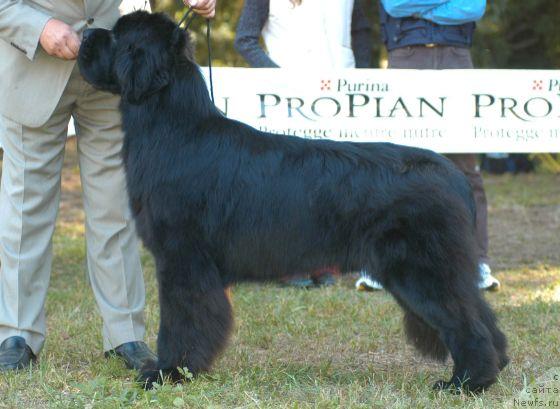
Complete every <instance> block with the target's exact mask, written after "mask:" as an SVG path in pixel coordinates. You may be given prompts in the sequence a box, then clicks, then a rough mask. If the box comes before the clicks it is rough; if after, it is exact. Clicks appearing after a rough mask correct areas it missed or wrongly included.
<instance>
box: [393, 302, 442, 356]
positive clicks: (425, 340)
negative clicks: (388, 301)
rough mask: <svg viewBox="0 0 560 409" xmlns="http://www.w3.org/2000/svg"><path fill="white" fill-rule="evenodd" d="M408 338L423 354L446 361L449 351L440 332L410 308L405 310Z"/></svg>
mask: <svg viewBox="0 0 560 409" xmlns="http://www.w3.org/2000/svg"><path fill="white" fill-rule="evenodd" d="M403 320H404V329H405V333H406V338H407V340H408V342H410V343H411V344H412V345H413V346H414V347H415V348H416V349H417V350H418V351H419V352H420V353H421V354H422V355H424V356H426V357H428V358H431V359H434V360H436V361H441V362H444V361H445V360H446V359H447V355H448V354H449V351H448V350H447V347H446V346H445V344H444V343H443V342H442V340H441V339H440V337H439V334H438V332H437V331H436V330H435V329H434V328H432V327H430V326H429V325H428V324H426V322H425V321H424V320H422V318H420V317H419V316H418V315H416V314H414V313H413V312H412V311H410V310H406V309H405V312H404V317H403Z"/></svg>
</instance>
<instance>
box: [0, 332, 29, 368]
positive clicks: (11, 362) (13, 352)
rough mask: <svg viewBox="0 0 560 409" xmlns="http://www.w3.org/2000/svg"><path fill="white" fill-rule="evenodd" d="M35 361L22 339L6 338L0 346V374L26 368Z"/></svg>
mask: <svg viewBox="0 0 560 409" xmlns="http://www.w3.org/2000/svg"><path fill="white" fill-rule="evenodd" d="M36 359H37V358H36V357H35V354H34V353H33V351H31V348H29V345H27V344H26V343H25V339H23V338H22V337H10V338H6V339H5V340H4V342H2V344H0V372H5V371H13V370H16V369H24V368H27V367H29V366H30V365H31V363H32V362H35V361H36Z"/></svg>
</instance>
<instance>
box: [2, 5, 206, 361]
mask: <svg viewBox="0 0 560 409" xmlns="http://www.w3.org/2000/svg"><path fill="white" fill-rule="evenodd" d="M185 1H187V0H185ZM190 3H191V4H190V5H191V6H192V7H193V8H194V9H195V11H197V12H198V13H199V14H201V15H203V16H205V17H211V16H213V15H214V7H215V0H190ZM123 7H126V8H128V10H123ZM144 8H149V5H148V2H147V1H146V0H126V1H125V2H122V1H121V0H85V1H83V0H61V1H56V2H55V1H42V0H41V1H38V0H37V1H35V0H28V1H22V0H0V78H2V80H1V81H0V140H1V143H2V146H3V148H4V156H3V165H2V166H3V168H2V184H1V189H0V372H3V371H11V370H17V369H22V368H26V367H29V366H30V365H31V364H32V362H34V361H35V360H36V357H37V355H38V354H39V352H40V351H41V350H42V348H43V344H44V342H45V336H46V319H45V299H46V295H47V288H48V285H49V279H50V273H51V264H52V235H53V232H54V228H55V222H56V217H57V213H58V205H59V201H60V176H61V171H62V163H63V157H64V147H65V143H66V138H67V129H68V122H69V120H70V118H71V117H73V118H74V120H75V122H76V128H77V129H76V130H77V137H78V138H77V147H78V156H79V166H80V176H81V181H82V187H83V197H84V210H85V215H86V234H85V235H86V243H87V270H88V273H89V278H90V283H91V286H92V288H93V292H94V295H95V298H96V301H97V305H98V306H99V310H100V311H101V315H102V318H103V349H104V351H105V354H106V356H111V355H118V356H120V357H121V358H123V359H124V361H125V363H126V365H127V366H128V367H130V368H135V369H141V368H142V367H144V366H153V365H154V364H155V363H154V362H155V360H156V359H157V358H156V356H155V355H154V353H153V352H152V351H150V350H149V348H148V346H147V345H146V344H145V343H144V342H143V341H142V340H143V337H144V332H145V331H144V316H143V314H144V302H145V290H144V281H143V276H142V269H141V265H140V254H139V246H138V242H137V238H136V231H135V228H134V223H133V220H132V217H131V214H130V210H129V206H128V200H127V197H126V185H125V177H124V172H123V166H122V160H121V157H120V152H121V147H122V141H123V134H122V130H121V115H120V113H119V110H118V105H119V101H120V98H119V97H118V96H116V95H113V94H110V93H108V92H103V91H99V90H96V89H94V88H93V87H92V86H91V85H89V84H88V83H86V81H85V80H84V79H83V78H82V76H81V75H80V72H79V69H78V66H77V64H76V58H77V56H78V51H79V48H80V43H81V33H82V32H83V31H84V30H85V29H87V28H97V27H100V28H106V29H110V28H112V27H113V25H114V24H115V22H116V21H117V19H118V18H119V16H120V14H121V13H124V12H125V11H132V9H144Z"/></svg>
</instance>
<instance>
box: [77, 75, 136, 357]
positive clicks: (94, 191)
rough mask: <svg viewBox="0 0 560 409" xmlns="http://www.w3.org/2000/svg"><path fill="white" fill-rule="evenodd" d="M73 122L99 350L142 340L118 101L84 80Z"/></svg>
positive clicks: (131, 220)
mask: <svg viewBox="0 0 560 409" xmlns="http://www.w3.org/2000/svg"><path fill="white" fill-rule="evenodd" d="M81 81H82V84H83V92H82V93H81V95H80V96H79V97H78V99H77V103H76V108H75V110H74V114H73V116H74V120H75V122H76V131H77V135H78V154H79V163H80V174H81V180H82V188H83V193H84V210H85V213H86V243H87V266H88V272H89V277H90V281H91V286H92V288H93V292H94V294H95V298H96V300H97V304H98V306H99V309H100V311H101V315H102V317H103V348H104V350H105V351H109V350H112V349H114V348H116V347H118V346H120V345H122V344H124V343H128V342H133V341H141V340H142V339H143V337H144V302H145V290H144V278H143V275H142V268H141V265H140V254H139V245H138V241H137V238H136V230H135V227H134V222H133V219H132V215H131V212H130V210H129V207H128V199H127V196H126V183H125V175H124V171H123V165H122V160H121V156H120V152H121V148H122V142H123V134H122V131H121V116H120V113H119V111H118V104H119V98H118V97H117V96H115V95H112V94H109V93H106V92H101V91H97V90H95V89H93V88H92V87H91V86H90V85H88V84H86V83H85V82H84V81H83V80H81Z"/></svg>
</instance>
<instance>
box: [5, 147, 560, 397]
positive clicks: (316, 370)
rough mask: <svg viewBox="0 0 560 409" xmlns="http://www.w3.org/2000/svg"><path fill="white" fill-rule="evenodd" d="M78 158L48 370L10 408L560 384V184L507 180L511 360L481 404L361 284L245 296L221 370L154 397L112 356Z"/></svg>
mask: <svg viewBox="0 0 560 409" xmlns="http://www.w3.org/2000/svg"><path fill="white" fill-rule="evenodd" d="M73 160H74V159H73V157H72V155H71V154H70V155H69V159H68V163H67V166H66V168H65V172H66V173H65V178H64V184H65V186H66V187H67V189H66V192H65V195H64V196H63V200H64V203H63V209H62V214H61V220H60V221H59V224H58V228H57V232H56V235H55V239H54V252H55V258H54V265H53V274H52V281H51V287H50V291H49V295H48V299H47V314H48V338H47V342H46V345H45V349H44V351H43V353H42V354H41V356H40V361H39V364H38V367H37V368H34V369H33V370H30V371H24V372H21V373H9V374H1V375H0V407H8V408H12V407H14V408H16V407H17V408H35V407H53V408H58V407H63V408H64V407H71V408H73V407H75V408H121V407H133V408H144V407H146V408H147V407H161V408H173V407H189V408H191V407H192V408H209V407H210V408H211V407H224V408H233V407H242V408H253V407H254V408H260V407H266V408H277V407H289V408H306V407H319V408H339V407H345V408H346V407H352V408H387V407H391V408H393V407H394V408H450V407H461V408H463V407H465V408H503V407H514V398H515V397H519V396H521V395H520V393H521V392H522V389H523V387H524V384H525V383H530V382H532V381H534V380H536V379H539V377H541V376H542V375H543V374H545V373H546V372H547V371H550V370H553V371H555V372H554V373H557V374H559V376H560V369H554V368H558V367H560V329H559V326H560V325H559V323H560V254H559V253H560V235H559V234H558V233H559V232H560V205H559V204H560V178H559V177H558V176H551V175H529V176H520V177H511V176H502V177H488V178H487V179H486V184H487V188H488V197H489V203H490V232H491V247H492V259H493V265H495V266H497V268H498V269H497V270H496V275H497V276H498V277H499V279H500V280H501V281H502V285H503V290H502V291H500V292H498V293H494V294H488V295H487V298H488V299H489V300H490V302H491V303H492V305H493V306H494V307H495V309H496V311H497V314H498V316H499V319H500V323H501V326H502V328H503V329H504V331H505V332H506V334H507V336H508V338H509V341H510V355H511V358H512V362H511V364H510V365H509V366H508V367H507V368H506V369H505V370H504V371H503V372H502V374H501V376H500V378H499V380H498V383H497V384H496V385H494V387H493V388H491V389H490V390H489V391H487V392H486V393H484V394H483V395H480V396H476V397H469V396H464V395H460V396H454V395H451V394H448V393H434V392H432V391H431V390H430V386H431V384H432V383H433V382H434V381H435V380H437V379H440V378H446V377H449V376H450V372H451V363H450V362H447V363H446V364H445V365H441V364H437V363H432V362H430V361H428V360H424V359H422V358H419V357H417V356H416V355H415V353H414V351H413V349H412V348H411V347H410V346H408V345H407V344H406V343H405V341H404V335H403V330H402V328H401V313H400V311H399V309H398V307H397V306H396V304H395V302H394V301H393V300H392V299H391V298H390V297H389V296H388V295H387V294H385V293H374V294H364V293H358V292H356V291H354V290H353V289H352V285H353V278H352V277H346V278H344V279H342V280H340V281H339V283H338V284H337V285H336V286H334V287H332V288H327V289H321V290H310V291H305V290H296V289H289V288H288V289H286V288H280V287H278V286H276V285H274V284H269V285H256V284H255V285H253V284H244V285H239V286H237V287H235V288H234V291H233V293H234V295H233V301H234V309H235V313H236V326H235V330H234V333H233V337H232V340H231V343H230V347H229V348H228V349H227V350H226V352H225V353H224V355H223V356H222V357H221V358H220V359H219V360H218V362H217V363H216V365H215V368H214V370H213V371H212V372H211V373H210V374H208V375H205V376H201V377H199V378H197V379H196V380H194V381H193V382H191V383H190V384H188V385H179V386H172V385H164V386H162V387H160V388H157V389H155V390H153V391H149V392H145V391H143V390H141V389H139V388H138V387H137V386H136V385H135V383H134V381H133V379H134V372H132V371H129V370H126V369H125V368H124V367H123V365H122V364H121V362H119V361H118V360H116V359H111V360H106V359H105V358H103V355H102V351H101V344H102V342H101V319H100V317H99V314H98V311H97V308H96V305H95V301H94V298H93V296H92V293H91V290H90V287H89V284H88V282H87V279H86V276H85V263H84V256H85V247H84V241H83V227H82V226H81V223H82V220H83V215H82V214H81V213H80V212H77V211H76V210H75V209H76V203H77V201H78V199H77V198H78V195H77V192H78V190H77V189H78V186H77V183H75V181H76V178H77V170H76V169H75V166H74V165H73V162H72V161H73ZM65 206H66V207H65ZM551 230H552V232H551ZM143 264H144V268H145V271H144V272H145V279H146V283H147V292H148V297H147V308H146V316H147V329H148V335H147V341H148V343H149V344H150V345H151V346H152V347H154V345H155V340H156V333H157V320H158V307H157V299H156V284H155V280H154V266H153V262H152V259H151V257H150V256H149V255H148V254H146V253H144V254H143ZM552 397H553V398H554V399H556V401H560V395H554V396H552Z"/></svg>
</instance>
